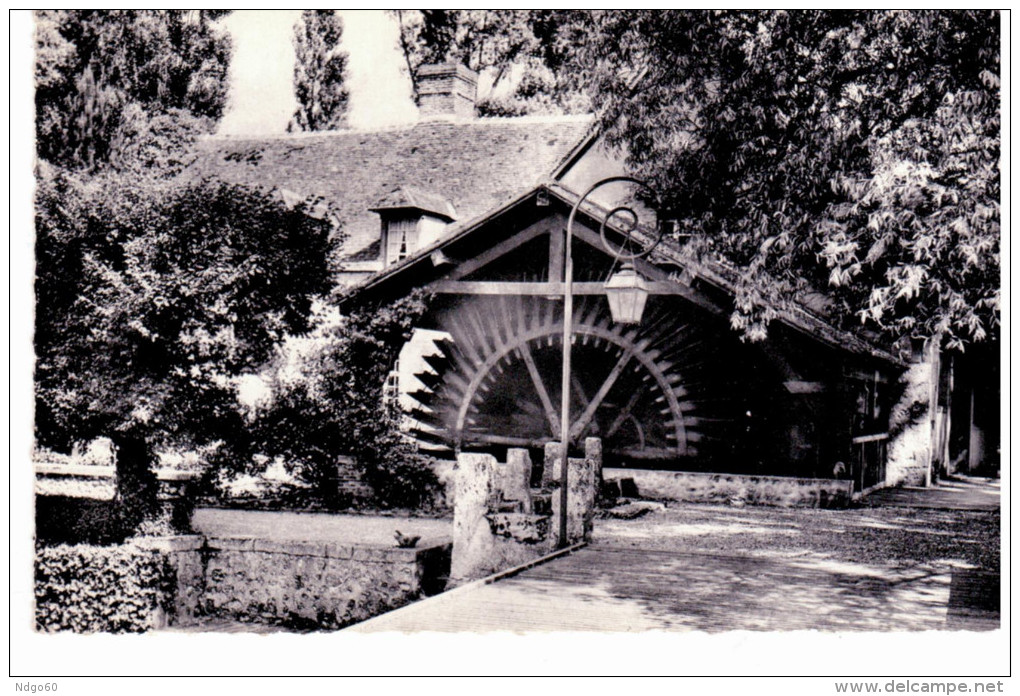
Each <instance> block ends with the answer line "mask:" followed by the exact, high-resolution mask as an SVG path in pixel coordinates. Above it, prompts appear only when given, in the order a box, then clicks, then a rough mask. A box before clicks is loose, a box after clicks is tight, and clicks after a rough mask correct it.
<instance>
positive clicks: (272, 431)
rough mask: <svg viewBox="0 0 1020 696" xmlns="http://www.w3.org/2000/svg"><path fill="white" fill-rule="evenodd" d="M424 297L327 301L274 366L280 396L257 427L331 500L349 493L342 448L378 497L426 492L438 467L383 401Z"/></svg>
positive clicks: (272, 377) (412, 500) (259, 416)
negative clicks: (339, 306)
mask: <svg viewBox="0 0 1020 696" xmlns="http://www.w3.org/2000/svg"><path fill="white" fill-rule="evenodd" d="M426 306H427V298H426V297H425V296H424V295H423V294H422V293H420V292H415V293H412V294H411V295H409V296H407V297H404V298H401V299H400V300H397V301H396V302H393V303H392V304H388V305H382V306H376V307H363V308H360V309H358V310H357V311H354V312H352V313H350V314H348V315H345V316H339V315H336V314H335V310H325V311H324V312H323V315H322V316H320V317H318V323H317V328H316V330H315V331H314V332H313V333H311V334H309V335H308V336H306V337H303V338H298V339H294V340H293V341H291V342H290V343H289V346H288V347H286V348H284V349H282V350H281V351H280V353H279V354H278V356H277V360H276V362H275V365H274V367H273V369H271V370H269V371H268V374H267V382H268V383H269V384H271V385H272V390H273V393H274V396H273V398H272V401H271V403H269V404H268V405H266V406H265V407H264V408H262V409H257V410H256V412H255V413H254V414H253V416H252V417H251V418H250V420H249V428H250V431H251V433H252V436H253V438H254V439H255V440H256V441H257V442H258V445H257V446H258V447H259V448H260V449H261V451H262V452H264V453H265V454H267V455H269V456H280V457H283V459H284V460H285V461H287V462H290V463H291V464H292V465H294V466H296V467H297V468H298V469H299V470H300V475H301V476H302V477H303V478H304V479H306V480H308V481H310V482H312V483H313V484H315V485H316V486H317V488H318V489H319V492H320V494H321V496H322V498H323V499H324V500H325V502H326V503H327V504H331V505H334V506H338V505H342V504H343V503H344V501H342V500H338V499H335V498H333V496H335V494H336V480H335V476H336V472H337V455H338V454H340V453H347V454H351V455H353V456H354V457H355V459H356V463H357V465H358V466H359V467H360V469H361V471H362V473H363V474H364V478H365V481H366V482H367V483H369V484H370V485H371V486H372V488H373V489H374V491H375V493H376V499H377V501H378V502H379V503H380V504H382V505H384V506H393V507H404V508H417V507H420V506H422V505H423V504H426V503H427V502H428V500H429V498H430V494H431V492H432V491H433V489H434V487H435V485H436V479H435V475H434V474H433V472H432V470H431V468H430V467H429V466H428V465H427V463H426V462H425V461H424V460H423V459H422V458H421V457H419V455H418V454H417V450H416V447H415V446H414V444H413V443H412V442H410V441H409V440H408V439H407V438H406V437H404V436H403V435H402V434H401V433H400V428H399V425H400V423H399V420H400V413H399V410H398V409H396V408H394V409H392V410H388V409H386V408H385V407H384V405H383V403H382V394H383V383H384V382H385V380H386V378H387V376H388V374H389V371H390V370H391V369H392V367H393V365H394V363H395V362H396V359H397V355H398V353H399V351H400V349H401V347H402V346H403V345H404V343H405V342H406V341H407V340H408V339H409V338H410V336H411V332H412V330H413V327H414V325H415V323H416V322H417V320H418V319H419V318H420V317H421V315H422V314H423V313H424V311H425V309H426Z"/></svg>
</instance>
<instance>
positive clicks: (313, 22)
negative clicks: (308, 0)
mask: <svg viewBox="0 0 1020 696" xmlns="http://www.w3.org/2000/svg"><path fill="white" fill-rule="evenodd" d="M343 34H344V22H343V19H341V18H340V16H339V15H337V13H336V11H335V10H305V11H304V12H302V13H301V18H300V19H299V20H298V21H297V24H295V25H294V53H295V54H296V55H295V58H296V60H295V62H294V93H295V96H296V97H297V101H298V107H297V110H296V111H295V112H294V117H293V118H292V119H291V122H290V124H289V126H288V130H292V131H294V130H300V131H321V130H332V129H335V128H339V127H340V126H342V125H343V123H344V120H345V118H346V116H347V102H348V97H349V95H348V91H347V86H346V84H345V80H346V74H345V73H346V71H347V53H346V52H345V51H343V50H342V49H341V48H340V43H341V40H342V38H343Z"/></svg>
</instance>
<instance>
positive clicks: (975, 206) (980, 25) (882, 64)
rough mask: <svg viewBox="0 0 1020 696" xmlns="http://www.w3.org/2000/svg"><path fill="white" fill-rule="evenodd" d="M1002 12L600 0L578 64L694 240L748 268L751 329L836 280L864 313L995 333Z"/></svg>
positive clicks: (843, 315) (921, 326) (616, 130)
mask: <svg viewBox="0 0 1020 696" xmlns="http://www.w3.org/2000/svg"><path fill="white" fill-rule="evenodd" d="M999 21H1000V20H999V15H998V13H996V12H988V11H903V12H879V11H796V12H751V11H729V10H726V11H714V12H693V11H679V10H677V11H662V12H659V11H656V12H636V11H628V12H594V13H583V14H580V15H576V16H575V17H574V23H575V26H574V28H573V30H574V31H581V32H582V33H583V34H584V35H585V36H587V37H588V39H587V40H586V41H584V42H580V43H578V44H577V50H576V52H574V53H573V54H572V56H571V57H570V63H569V69H570V70H571V71H572V72H573V73H574V74H575V75H577V76H578V78H579V79H581V80H582V81H583V82H584V83H585V84H586V85H587V87H588V90H589V93H590V94H592V95H593V99H595V101H596V105H597V106H598V107H599V114H600V117H601V121H602V126H603V128H604V132H605V133H606V136H607V139H608V141H609V142H610V143H611V144H614V145H619V146H621V147H622V148H624V149H625V151H626V153H627V156H628V157H629V160H630V162H631V164H632V165H633V166H634V168H635V170H636V171H637V172H638V173H639V174H640V175H641V176H644V177H646V178H648V179H649V180H650V181H652V182H653V183H654V185H655V186H656V187H657V188H658V189H659V190H660V191H661V192H662V193H663V194H664V195H665V196H666V198H667V201H668V203H669V205H670V207H671V209H672V210H673V216H674V217H676V218H677V220H678V223H679V225H678V230H679V232H680V233H681V234H683V235H685V237H684V238H686V236H687V235H690V239H691V241H690V242H688V244H687V248H688V249H689V251H690V252H691V254H692V256H699V255H701V256H707V257H709V258H721V259H724V260H726V261H728V262H729V263H730V264H731V265H732V266H734V267H735V268H737V269H739V274H738V277H739V294H738V298H737V308H736V311H735V312H734V314H733V317H732V323H733V324H734V326H735V327H736V328H738V329H740V330H742V331H743V332H744V333H745V335H746V336H748V337H750V338H752V339H756V338H761V337H763V336H764V335H765V330H766V325H767V323H768V321H769V319H771V318H772V317H773V316H775V314H774V311H773V310H772V309H770V308H771V307H782V306H783V304H784V302H786V301H788V298H789V297H791V296H793V295H794V294H796V293H798V292H807V291H810V290H812V289H815V288H819V287H825V286H827V292H828V293H829V294H830V295H831V296H832V298H833V302H834V305H833V308H832V309H833V312H834V313H835V316H836V318H837V319H838V320H840V321H842V322H843V323H844V324H845V325H847V326H854V325H856V326H860V325H861V324H864V325H865V326H866V327H868V328H871V329H874V330H877V331H880V332H882V333H883V334H884V335H885V336H886V337H888V338H892V339H895V338H898V337H901V336H905V335H924V336H935V335H942V336H943V337H945V339H946V340H947V341H948V343H949V345H951V346H955V347H962V346H963V345H964V344H965V343H966V342H968V341H978V340H982V339H984V338H986V337H988V336H990V335H994V334H997V332H998V321H999V320H998V314H999V301H1000V297H999V237H1000V223H999V198H1000V193H1001V191H1000V179H999V164H998V163H999V157H1000V149H999V147H1000V145H999V134H1000V116H999V101H1000V94H999Z"/></svg>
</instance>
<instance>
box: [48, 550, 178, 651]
mask: <svg viewBox="0 0 1020 696" xmlns="http://www.w3.org/2000/svg"><path fill="white" fill-rule="evenodd" d="M173 585H174V574H173V571H172V568H171V567H170V563H169V560H168V559H167V558H166V556H165V555H164V554H162V553H160V552H159V551H154V550H149V549H141V548H138V547H135V546H131V545H125V546H107V547H103V546H87V545H76V546H52V547H38V548H37V549H36V557H35V622H36V628H37V629H38V630H40V631H47V632H52V631H75V632H78V633H94V632H104V633H141V632H143V631H147V630H150V629H153V628H159V627H161V626H163V625H165V623H166V616H167V614H168V613H169V612H171V611H172V607H173V605H172V601H173V596H174V592H173V590H174V587H173Z"/></svg>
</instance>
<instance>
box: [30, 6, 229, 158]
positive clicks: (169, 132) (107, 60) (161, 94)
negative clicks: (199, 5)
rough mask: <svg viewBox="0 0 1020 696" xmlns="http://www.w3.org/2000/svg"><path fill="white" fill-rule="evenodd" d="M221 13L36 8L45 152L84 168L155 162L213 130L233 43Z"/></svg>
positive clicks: (40, 141) (39, 125)
mask: <svg viewBox="0 0 1020 696" xmlns="http://www.w3.org/2000/svg"><path fill="white" fill-rule="evenodd" d="M220 14H221V13H219V12H215V11H207V10H196V11H182V10H158V11H157V10H110V11H97V10H45V11H39V12H37V13H36V42H35V43H36V64H35V73H36V94H35V106H36V142H37V152H38V155H39V157H40V158H42V159H44V160H47V161H49V162H52V163H54V164H57V165H60V166H65V167H69V168H76V169H86V170H96V169H99V168H102V167H104V166H107V165H114V166H116V167H118V168H131V167H133V166H141V167H145V166H152V165H154V164H158V162H155V161H153V160H154V158H155V159H157V160H158V159H165V158H166V157H167V153H172V152H173V151H174V149H175V145H177V144H180V143H181V142H182V141H187V140H188V139H189V138H190V136H191V135H194V134H195V133H197V132H201V131H207V130H210V129H211V128H212V126H213V124H214V123H215V120H216V119H218V118H219V117H220V115H221V114H222V112H223V108H224V105H225V103H226V92H227V79H226V78H227V65H228V62H229V55H230V41H229V38H228V37H227V36H226V34H225V33H223V32H222V31H220V30H219V29H218V28H217V27H216V26H215V24H214V20H215V19H216V18H217V17H218V16H219V15H220ZM170 156H171V157H172V154H171V155H170ZM138 157H140V158H141V160H142V161H141V162H140V163H139V162H138V161H137V158H138Z"/></svg>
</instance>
